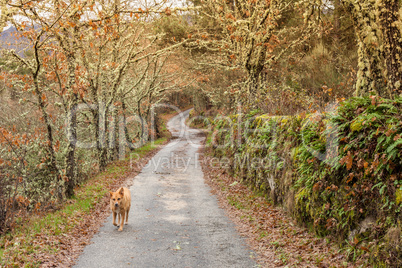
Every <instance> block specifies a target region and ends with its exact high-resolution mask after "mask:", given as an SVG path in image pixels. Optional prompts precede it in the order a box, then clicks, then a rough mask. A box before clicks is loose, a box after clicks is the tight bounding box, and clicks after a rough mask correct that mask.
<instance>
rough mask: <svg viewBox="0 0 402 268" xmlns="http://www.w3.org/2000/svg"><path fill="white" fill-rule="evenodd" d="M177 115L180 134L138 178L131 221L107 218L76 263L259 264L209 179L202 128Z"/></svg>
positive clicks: (173, 123) (173, 126)
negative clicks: (212, 190)
mask: <svg viewBox="0 0 402 268" xmlns="http://www.w3.org/2000/svg"><path fill="white" fill-rule="evenodd" d="M188 113H189V111H186V112H183V113H181V114H179V115H177V116H175V117H173V118H172V119H171V120H170V121H169V122H168V128H169V130H170V131H171V132H172V134H173V136H174V137H177V138H176V139H173V140H172V141H171V142H170V143H168V144H167V145H166V146H165V147H164V148H163V149H161V150H160V151H159V152H158V153H157V154H156V155H155V156H154V157H153V158H152V159H151V160H150V161H149V162H148V164H147V165H146V166H145V167H144V168H143V169H142V172H141V173H140V174H139V175H137V176H136V177H135V178H133V180H134V183H133V185H132V186H131V187H130V191H131V195H132V205H131V213H130V216H129V220H128V225H125V226H124V231H123V232H118V231H117V228H116V227H115V226H113V225H112V219H111V216H110V217H109V218H107V220H106V222H105V223H104V226H102V228H101V229H100V231H99V233H98V234H96V235H95V236H94V237H93V238H92V240H91V242H92V244H90V245H88V246H87V247H86V248H85V249H84V252H83V253H82V255H81V256H80V258H79V259H78V261H77V264H76V266H74V267H258V265H257V264H256V262H255V261H254V259H253V258H254V256H253V255H254V253H253V252H252V251H251V250H250V249H248V248H247V246H246V243H245V241H244V239H243V238H241V237H240V236H239V235H238V233H237V232H236V230H235V227H234V225H233V223H232V222H231V221H230V220H229V219H228V218H227V217H226V215H225V212H224V211H223V210H222V209H221V208H219V206H218V202H217V200H216V197H215V196H213V195H212V194H211V193H210V188H209V187H208V186H207V185H206V184H205V183H204V179H203V172H202V170H201V166H200V163H199V160H198V158H199V155H198V149H199V148H200V147H201V146H202V143H203V140H204V137H203V135H202V133H201V132H200V131H198V130H195V129H189V128H187V127H186V126H185V124H184V120H185V118H186V117H187V116H188Z"/></svg>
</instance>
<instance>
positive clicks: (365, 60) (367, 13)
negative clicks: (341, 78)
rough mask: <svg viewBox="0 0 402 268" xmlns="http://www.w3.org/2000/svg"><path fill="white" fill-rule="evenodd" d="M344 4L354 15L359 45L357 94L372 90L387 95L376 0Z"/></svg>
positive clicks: (367, 92)
mask: <svg viewBox="0 0 402 268" xmlns="http://www.w3.org/2000/svg"><path fill="white" fill-rule="evenodd" d="M344 5H345V7H346V8H347V10H348V11H349V12H350V14H351V16H352V19H353V22H354V25H355V31H356V37H357V41H358V46H359V49H358V71H357V81H356V95H357V96H365V95H368V94H370V92H374V93H376V94H379V95H386V94H387V93H386V90H385V78H384V74H383V66H382V64H383V59H382V53H381V49H380V40H381V32H380V29H379V27H378V25H377V19H376V15H375V0H364V1H354V0H347V1H344Z"/></svg>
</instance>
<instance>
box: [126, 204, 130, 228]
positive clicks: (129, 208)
mask: <svg viewBox="0 0 402 268" xmlns="http://www.w3.org/2000/svg"><path fill="white" fill-rule="evenodd" d="M129 211H130V207H128V209H127V211H126V224H128V212H129Z"/></svg>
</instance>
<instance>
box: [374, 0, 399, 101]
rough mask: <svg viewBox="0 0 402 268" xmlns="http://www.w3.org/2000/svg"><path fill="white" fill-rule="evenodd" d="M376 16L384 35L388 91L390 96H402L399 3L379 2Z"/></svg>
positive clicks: (396, 1)
mask: <svg viewBox="0 0 402 268" xmlns="http://www.w3.org/2000/svg"><path fill="white" fill-rule="evenodd" d="M378 15H379V21H380V25H381V29H382V32H383V35H384V41H383V49H384V58H385V64H386V69H387V78H388V83H387V86H388V90H389V92H390V93H391V94H392V95H401V94H402V84H401V82H402V63H401V61H402V47H401V30H400V28H399V27H398V24H399V23H400V16H399V1H398V0H379V1H378Z"/></svg>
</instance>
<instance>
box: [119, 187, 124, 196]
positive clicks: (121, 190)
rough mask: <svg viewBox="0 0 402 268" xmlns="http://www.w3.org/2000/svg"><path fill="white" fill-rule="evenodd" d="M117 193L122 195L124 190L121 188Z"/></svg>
mask: <svg viewBox="0 0 402 268" xmlns="http://www.w3.org/2000/svg"><path fill="white" fill-rule="evenodd" d="M119 193H120V194H121V195H124V189H123V187H121V188H120V191H119Z"/></svg>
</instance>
